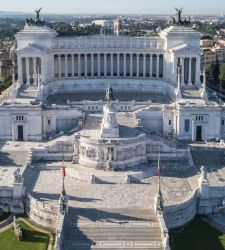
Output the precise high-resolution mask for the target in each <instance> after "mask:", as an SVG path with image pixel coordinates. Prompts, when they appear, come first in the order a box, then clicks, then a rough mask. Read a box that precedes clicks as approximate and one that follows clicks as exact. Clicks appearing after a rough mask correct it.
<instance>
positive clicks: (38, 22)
mask: <svg viewBox="0 0 225 250" xmlns="http://www.w3.org/2000/svg"><path fill="white" fill-rule="evenodd" d="M41 10H42V8H40V9H37V10H35V12H36V19H35V20H34V19H32V18H27V19H26V23H27V24H28V25H29V26H32V25H35V26H43V25H44V24H45V21H44V20H41V18H40V12H41Z"/></svg>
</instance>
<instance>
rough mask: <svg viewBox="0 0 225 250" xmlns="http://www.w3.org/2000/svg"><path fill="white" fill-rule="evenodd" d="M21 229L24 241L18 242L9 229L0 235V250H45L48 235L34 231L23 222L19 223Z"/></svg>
mask: <svg viewBox="0 0 225 250" xmlns="http://www.w3.org/2000/svg"><path fill="white" fill-rule="evenodd" d="M19 224H20V225H21V227H22V229H23V236H24V239H23V240H22V241H18V240H17V237H16V235H15V233H14V232H12V231H11V230H10V229H9V230H6V231H5V232H3V233H1V234H0V249H4V250H15V249H16V250H46V249H47V245H48V235H47V234H45V233H41V232H37V231H34V230H33V229H32V228H30V227H29V226H27V225H26V224H25V223H23V222H19Z"/></svg>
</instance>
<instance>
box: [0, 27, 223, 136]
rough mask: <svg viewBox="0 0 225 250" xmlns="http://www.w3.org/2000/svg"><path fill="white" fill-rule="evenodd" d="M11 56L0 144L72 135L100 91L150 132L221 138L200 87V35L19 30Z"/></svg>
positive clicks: (97, 106)
mask: <svg viewBox="0 0 225 250" xmlns="http://www.w3.org/2000/svg"><path fill="white" fill-rule="evenodd" d="M15 52H16V54H17V60H18V79H17V80H16V81H15V79H14V76H13V79H14V82H13V88H11V92H10V91H9V92H7V94H5V93H3V94H2V96H1V105H0V119H1V121H3V122H1V124H0V138H1V139H9V140H26V141H29V140H36V141H41V140H43V139H46V138H50V137H53V136H55V135H56V134H59V133H60V132H62V131H64V132H65V131H67V132H68V131H71V130H73V129H75V127H77V126H78V125H79V124H80V125H82V120H84V118H85V115H87V114H88V113H90V112H91V113H93V112H95V113H101V112H102V110H103V106H104V102H103V101H101V100H104V92H105V89H106V87H107V85H108V84H111V86H112V87H113V89H114V92H115V99H116V101H115V102H114V106H115V107H116V108H117V111H119V112H131V113H133V114H134V116H135V119H136V125H137V126H142V127H143V128H144V129H147V130H148V131H150V132H153V133H158V134H160V135H161V136H164V137H168V138H171V137H172V138H176V139H181V140H182V139H185V140H193V141H195V140H214V139H215V140H220V139H222V138H223V137H224V135H225V133H224V132H225V125H224V119H225V118H224V117H225V112H224V106H223V104H222V105H220V103H219V99H218V98H216V96H211V95H210V94H207V93H206V87H204V86H205V85H204V86H203V87H202V86H201V83H200V34H199V33H198V32H196V31H194V30H192V29H191V28H189V27H185V26H170V27H169V28H167V29H165V30H163V31H161V32H160V34H159V36H158V37H128V36H116V35H115V36H88V37H59V36H58V35H57V33H56V32H55V31H53V30H51V29H49V28H48V27H46V26H36V25H25V27H24V29H23V30H21V31H20V32H18V33H17V34H16V49H15ZM178 66H179V67H180V70H178V69H177V68H178ZM179 72H180V74H179ZM78 123H79V124H78Z"/></svg>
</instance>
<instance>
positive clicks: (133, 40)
mask: <svg viewBox="0 0 225 250" xmlns="http://www.w3.org/2000/svg"><path fill="white" fill-rule="evenodd" d="M53 47H54V49H55V50H57V49H82V48H84V49H87V48H91V49H93V48H96V49H97V48H101V49H102V48H107V49H113V48H117V49H118V48H120V49H128V48H130V49H143V50H149V49H160V50H163V48H164V40H163V39H161V38H159V37H129V36H127V37H125V36H124V37H119V36H104V37H102V36H89V37H59V38H57V39H55V41H54V46H53Z"/></svg>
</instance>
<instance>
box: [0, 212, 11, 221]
mask: <svg viewBox="0 0 225 250" xmlns="http://www.w3.org/2000/svg"><path fill="white" fill-rule="evenodd" d="M9 215H10V214H9V213H3V214H1V215H0V223H1V222H3V221H4V220H6V219H7V218H8V217H9Z"/></svg>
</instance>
